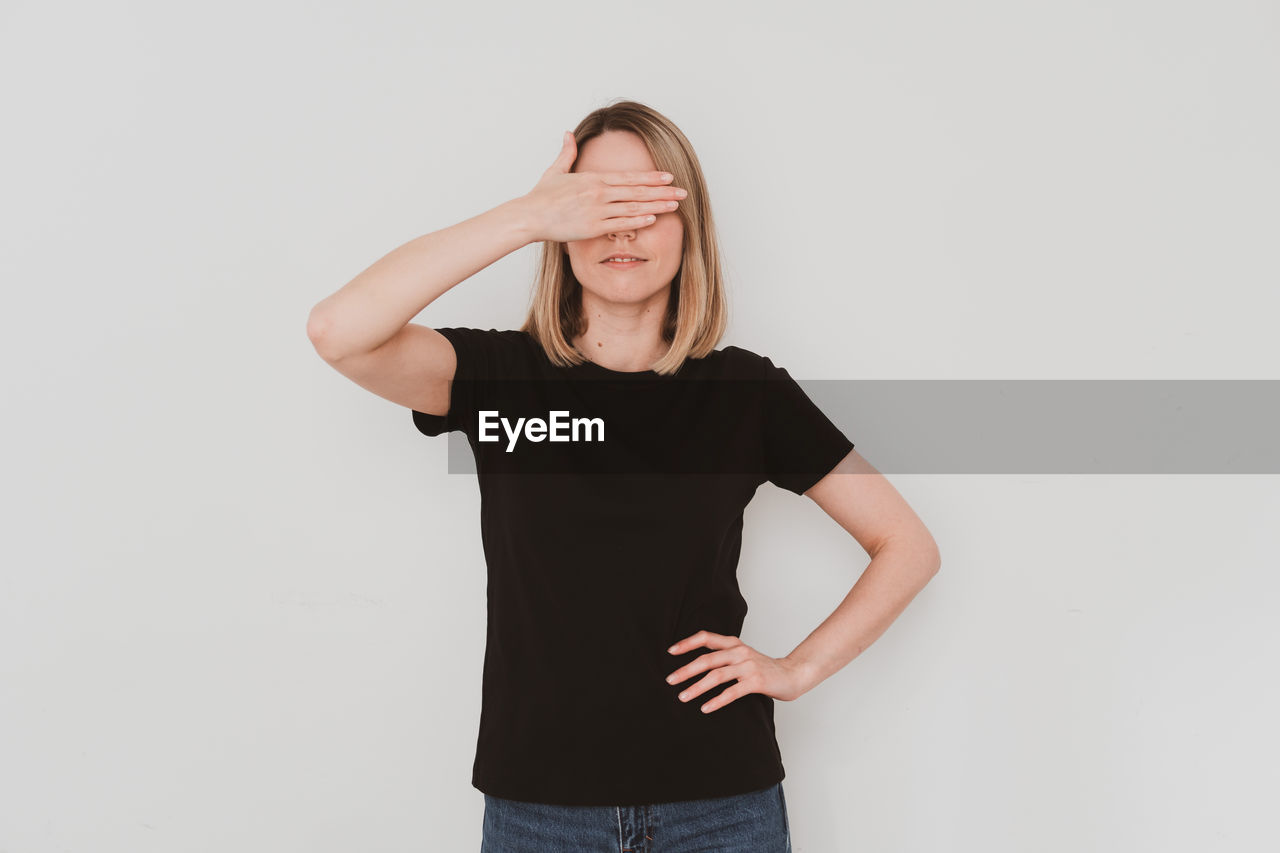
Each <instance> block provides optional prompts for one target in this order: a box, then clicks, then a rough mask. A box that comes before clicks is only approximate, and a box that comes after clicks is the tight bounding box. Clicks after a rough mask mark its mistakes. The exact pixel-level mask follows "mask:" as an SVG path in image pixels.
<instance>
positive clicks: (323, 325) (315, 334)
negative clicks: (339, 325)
mask: <svg viewBox="0 0 1280 853" xmlns="http://www.w3.org/2000/svg"><path fill="white" fill-rule="evenodd" d="M323 304H324V303H320V304H319V305H316V306H315V307H314V308H312V309H311V313H310V314H308V315H307V340H309V341H311V346H312V347H314V348H315V351H316V354H317V355H319V356H320V357H321V358H323V359H324V360H325V361H328V362H333V361H337V360H338V359H339V358H341V357H342V355H341V353H340V352H338V350H337V348H336V347H335V345H334V340H333V324H332V320H331V318H330V317H329V316H328V315H327V314H326V313H325V311H323V310H322V308H321V306H322V305H323Z"/></svg>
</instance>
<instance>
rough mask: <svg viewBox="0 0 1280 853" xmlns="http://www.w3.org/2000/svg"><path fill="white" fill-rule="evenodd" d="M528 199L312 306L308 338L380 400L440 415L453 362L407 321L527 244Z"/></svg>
mask: <svg viewBox="0 0 1280 853" xmlns="http://www.w3.org/2000/svg"><path fill="white" fill-rule="evenodd" d="M528 205H529V202H528V200H527V197H526V196H521V197H518V198H514V199H512V200H510V201H507V202H504V203H502V204H500V205H498V206H497V207H495V208H493V209H491V210H488V211H486V212H484V213H481V214H479V215H478V216H473V217H472V218H470V219H467V220H464V221H462V222H459V223H458V224H456V225H452V226H450V227H448V228H444V229H442V230H440V231H434V232H432V233H430V234H424V235H423V236H421V237H417V238H415V239H413V240H410V241H409V242H408V243H405V244H404V245H403V246H400V247H398V248H396V249H394V250H392V251H391V252H390V253H388V254H387V255H386V256H385V257H383V258H381V259H379V260H378V261H377V262H375V263H374V264H373V265H372V266H370V267H369V268H368V269H366V270H364V271H363V272H361V273H360V274H359V275H357V276H356V277H355V278H354V279H352V280H351V281H350V282H348V283H347V284H345V285H343V287H342V288H341V289H340V290H338V291H337V292H336V293H333V294H331V295H329V296H327V297H325V298H324V299H323V300H321V301H320V302H319V303H317V304H316V305H315V307H314V308H312V309H311V314H310V315H309V316H308V318H307V337H308V338H310V339H311V344H312V346H314V347H315V350H316V352H317V353H318V354H319V355H320V357H321V358H323V359H324V360H325V361H326V362H328V363H329V364H330V365H331V366H332V367H333V368H334V369H335V370H337V371H338V372H339V373H341V374H342V375H344V376H346V377H347V378H348V379H350V380H352V381H353V382H355V383H356V384H358V385H360V386H361V387H362V388H365V389H367V390H369V391H372V392H373V393H375V394H377V395H378V396H380V397H383V398H385V399H387V400H390V401H391V402H393V403H398V404H400V405H402V406H405V407H407V408H410V409H416V410H418V411H420V412H426V413H428V414H440V415H442V414H446V413H447V412H448V409H449V384H450V382H452V380H453V374H454V370H455V368H456V367H457V361H456V359H455V356H454V352H453V346H452V345H451V344H450V343H449V341H448V340H446V339H445V337H444V335H441V334H440V333H439V332H437V331H436V330H434V329H431V328H428V327H427V326H420V325H417V324H414V323H411V322H409V321H410V320H412V319H413V318H414V317H416V316H417V315H418V314H419V313H420V312H421V311H422V309H424V308H426V307H427V306H428V305H430V304H431V303H432V302H434V301H435V300H436V298H437V297H439V296H440V295H441V294H442V293H444V292H445V291H446V290H448V289H449V288H451V287H453V286H454V285H456V284H459V283H460V282H462V281H465V280H466V279H468V278H470V277H471V276H473V275H475V274H476V273H477V272H479V271H480V270H482V269H484V268H485V267H487V266H489V265H490V264H492V263H493V262H494V261H496V260H498V259H500V258H503V257H506V256H507V255H508V254H510V253H511V252H514V251H515V250H517V249H520V248H522V247H524V246H526V245H528V244H529V243H530V242H533V241H534V239H535V235H534V233H533V226H532V224H531V220H530V212H531V211H530V208H529V206H528Z"/></svg>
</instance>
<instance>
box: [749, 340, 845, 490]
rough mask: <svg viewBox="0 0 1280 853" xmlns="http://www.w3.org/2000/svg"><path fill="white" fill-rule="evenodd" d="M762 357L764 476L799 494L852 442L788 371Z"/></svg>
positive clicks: (823, 474)
mask: <svg viewBox="0 0 1280 853" xmlns="http://www.w3.org/2000/svg"><path fill="white" fill-rule="evenodd" d="M764 361H765V382H764V383H763V384H764V392H763V395H762V399H763V405H764V416H763V423H764V460H765V475H766V479H768V480H769V482H771V483H773V484H774V485H775V486H779V487H781V488H784V489H787V490H788V491H791V492H795V493H796V494H797V495H803V494H804V493H805V492H806V491H808V490H809V488H810V487H812V486H813V485H814V484H815V483H817V482H818V481H819V480H821V479H822V478H823V477H825V476H826V475H827V474H828V473H830V472H831V470H832V469H833V468H835V467H836V465H837V464H839V463H840V460H842V459H844V457H845V456H847V455H848V453H849V451H850V450H852V449H853V442H852V441H850V440H849V438H848V437H847V436H846V435H845V434H844V432H843V431H841V429H840V428H839V427H838V426H836V425H835V424H834V423H833V422H832V421H831V419H830V418H829V417H827V415H826V414H825V413H824V412H823V411H822V409H820V408H818V406H817V404H816V403H814V402H813V400H812V399H810V398H809V395H808V394H806V393H805V392H804V389H803V388H801V387H800V385H799V384H798V383H797V382H796V381H795V380H794V379H792V378H791V374H789V373H787V371H786V370H785V369H783V368H781V367H777V366H776V365H774V363H773V362H772V361H770V360H769V359H768V358H765V359H764Z"/></svg>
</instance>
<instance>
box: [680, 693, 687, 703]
mask: <svg viewBox="0 0 1280 853" xmlns="http://www.w3.org/2000/svg"><path fill="white" fill-rule="evenodd" d="M688 698H689V694H688V693H681V694H680V701H681V702H683V701H684V700H686V699H688Z"/></svg>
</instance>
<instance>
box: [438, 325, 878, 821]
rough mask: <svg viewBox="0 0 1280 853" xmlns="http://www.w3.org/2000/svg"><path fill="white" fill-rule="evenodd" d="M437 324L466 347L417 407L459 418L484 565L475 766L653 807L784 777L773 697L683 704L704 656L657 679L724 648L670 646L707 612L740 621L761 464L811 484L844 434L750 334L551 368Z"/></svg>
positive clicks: (501, 335)
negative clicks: (739, 340) (747, 339)
mask: <svg viewBox="0 0 1280 853" xmlns="http://www.w3.org/2000/svg"><path fill="white" fill-rule="evenodd" d="M436 331H438V332H440V334H442V335H444V336H445V337H446V338H448V339H449V341H450V343H452V344H453V348H454V350H455V352H456V353H457V361H458V367H457V371H456V374H455V377H454V380H453V385H452V388H451V399H450V405H449V411H448V414H446V415H431V414H426V413H424V412H419V411H414V412H413V422H414V425H415V426H416V427H417V428H418V429H419V430H420V431H421V432H422V433H424V434H426V435H431V436H435V435H440V434H441V433H443V432H446V431H451V430H458V431H461V432H462V433H464V434H465V435H466V437H467V439H468V442H469V443H470V446H471V450H472V453H473V455H474V457H475V462H476V472H477V480H478V483H479V488H480V498H481V503H480V531H481V539H482V543H483V548H484V554H485V560H486V562H487V564H488V629H487V634H486V646H485V655H484V674H483V682H482V701H481V714H480V726H479V738H478V742H477V749H476V757H475V764H474V767H473V772H472V785H473V786H474V787H476V788H478V789H479V790H480V791H482V792H484V793H487V794H491V795H493V796H498V797H505V798H507V799H512V800H525V801H529V802H539V803H551V804H557V805H644V804H652V803H661V802H671V801H675V800H690V799H701V798H705V797H725V796H731V795H735V794H741V793H747V792H749V791H756V790H760V789H763V788H767V787H769V786H770V785H773V784H774V783H776V782H778V781H780V780H782V779H783V778H784V775H785V771H784V769H783V766H782V757H781V754H780V752H779V750H778V744H777V740H776V737H775V733H774V724H773V699H772V698H770V697H767V696H764V695H762V694H759V693H751V694H748V695H746V696H741V697H739V698H737V699H735V700H734V701H732V702H730V703H729V704H728V705H725V706H724V707H722V708H718V709H716V710H714V711H711V712H710V713H703V712H702V711H701V710H700V708H701V706H702V705H704V704H706V703H707V702H708V701H710V700H711V699H712V698H714V697H715V696H717V695H719V693H720V692H721V691H723V690H724V689H726V688H727V687H728V686H729V685H731V684H733V683H734V681H733V680H732V679H731V680H730V681H729V682H726V683H725V684H720V685H716V686H715V687H713V688H711V689H710V690H708V691H706V692H705V693H703V694H701V695H699V696H696V697H694V698H693V699H691V700H689V701H688V702H681V701H680V700H679V699H678V698H677V695H678V694H679V693H680V691H682V690H684V689H685V688H688V687H692V686H693V685H694V684H696V683H697V682H698V680H700V679H701V678H702V677H703V676H704V675H705V673H702V674H699V675H696V676H694V677H693V678H691V679H689V680H687V681H686V682H683V683H679V684H667V682H666V676H667V675H668V674H669V673H671V672H674V671H675V670H676V669H677V668H678V667H680V666H683V665H684V664H686V663H688V662H690V661H692V660H694V659H695V658H697V657H699V656H700V655H703V654H708V653H710V652H712V651H714V650H713V649H709V648H705V647H704V648H698V649H694V650H691V651H688V652H685V653H683V654H680V655H673V654H670V653H669V652H667V649H668V648H669V647H670V646H671V645H672V644H673V643H675V642H676V641H678V640H681V639H683V638H685V637H687V636H689V635H691V634H693V633H695V632H697V631H699V630H702V629H706V630H708V631H712V632H715V633H719V634H726V635H730V636H738V635H739V634H740V631H741V629H742V624H743V620H744V618H745V616H746V613H747V603H746V601H745V600H744V599H743V597H742V594H741V592H740V591H739V588H738V581H737V574H736V572H737V564H738V554H739V551H740V548H741V545H742V517H743V510H744V509H745V508H746V506H747V504H748V503H749V502H750V501H751V498H752V497H753V495H754V494H755V491H756V489H757V487H758V486H759V485H760V484H761V483H763V482H765V481H770V482H772V483H774V484H775V485H777V486H780V487H782V488H784V489H788V490H789V491H792V492H795V493H796V494H803V493H804V491H805V490H807V489H808V488H809V487H810V486H812V485H813V484H814V483H816V482H818V480H820V479H822V477H823V476H824V475H825V474H826V473H827V472H829V471H830V470H831V469H832V468H834V467H835V466H836V464H837V463H838V462H840V460H841V459H843V458H844V456H845V455H846V454H847V453H848V452H849V450H850V449H851V448H852V447H853V442H851V441H850V440H849V439H848V438H847V437H845V435H844V433H843V432H841V430H840V429H839V428H838V427H837V426H836V425H835V424H833V423H832V422H831V420H830V419H829V418H827V417H826V416H825V415H824V414H823V412H822V411H821V410H820V409H819V408H818V407H817V406H816V405H815V404H814V403H813V401H812V400H811V399H810V398H809V397H808V396H807V395H806V394H805V392H804V391H803V390H802V389H801V388H800V386H799V385H798V384H797V383H796V382H795V381H794V380H793V379H792V378H791V377H790V375H789V374H788V373H787V371H786V370H784V369H783V368H780V367H777V366H775V365H774V364H773V363H772V362H771V361H770V360H769V359H768V358H764V357H762V356H759V355H756V354H755V353H753V352H750V351H748V350H744V349H741V348H739V347H734V346H729V347H725V348H723V349H719V350H715V351H714V352H713V353H711V354H710V355H708V356H706V357H705V358H701V359H688V360H686V361H685V363H684V364H683V365H682V366H681V368H680V370H679V371H678V372H677V373H675V374H672V375H670V376H663V375H660V374H658V373H656V372H654V371H652V370H645V371H639V372H619V371H614V370H609V369H608V368H605V367H602V366H600V365H597V364H595V363H593V362H585V363H583V364H581V365H576V366H574V367H570V368H562V367H558V366H556V365H554V364H552V362H551V361H550V360H549V359H548V358H547V357H546V354H545V353H544V352H543V351H542V348H541V347H540V346H539V345H538V344H537V343H536V342H535V341H534V340H533V338H532V337H531V336H530V335H528V334H527V333H525V332H522V331H518V330H505V331H500V330H497V329H489V330H483V329H471V328H441V329H437V330H436ZM486 413H488V414H486ZM521 418H524V419H525V420H524V421H521V420H520V419H521ZM539 423H540V424H541V427H539V426H538V424H539ZM482 438H484V439H486V440H481V439H482ZM489 439H496V440H489ZM562 439H568V440H562ZM575 439H576V440H575Z"/></svg>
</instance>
